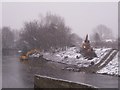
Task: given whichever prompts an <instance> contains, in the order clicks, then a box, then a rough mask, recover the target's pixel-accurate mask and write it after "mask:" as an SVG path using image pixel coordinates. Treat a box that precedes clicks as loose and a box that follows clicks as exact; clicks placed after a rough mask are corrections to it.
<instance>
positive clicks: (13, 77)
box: [2, 55, 118, 88]
mask: <svg viewBox="0 0 120 90" xmlns="http://www.w3.org/2000/svg"><path fill="white" fill-rule="evenodd" d="M32 67H33V66H32ZM62 67H63V68H64V67H65V66H64V65H62V64H58V63H53V62H47V61H42V60H41V62H40V64H39V67H37V66H35V67H34V68H30V67H29V65H28V64H23V63H21V62H20V61H19V57H18V55H7V56H3V57H2V87H3V88H33V87H34V74H40V75H45V76H49V77H54V78H59V79H65V80H70V81H74V82H81V83H86V84H90V85H93V86H96V87H100V88H117V87H118V77H114V76H106V75H105V76H104V75H99V74H90V73H83V72H72V71H65V70H62Z"/></svg>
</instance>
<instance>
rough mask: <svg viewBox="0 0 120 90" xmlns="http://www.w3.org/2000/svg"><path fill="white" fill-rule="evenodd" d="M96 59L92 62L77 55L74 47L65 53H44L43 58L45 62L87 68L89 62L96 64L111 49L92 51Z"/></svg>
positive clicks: (76, 49)
mask: <svg viewBox="0 0 120 90" xmlns="http://www.w3.org/2000/svg"><path fill="white" fill-rule="evenodd" d="M94 50H95V52H96V54H97V57H95V58H93V59H92V60H88V59H86V58H85V57H83V56H82V55H81V54H80V53H78V51H79V49H78V48H76V47H72V48H68V49H67V50H66V51H60V52H57V53H55V54H52V53H44V55H43V56H44V58H45V59H47V60H52V61H55V62H60V63H65V64H69V65H76V66H78V67H88V66H89V65H91V62H94V63H98V62H99V61H100V60H101V59H102V58H103V57H104V56H105V55H106V54H107V53H108V52H109V51H110V50H111V49H110V48H100V49H94ZM77 56H78V57H79V59H77V58H76V57H77Z"/></svg>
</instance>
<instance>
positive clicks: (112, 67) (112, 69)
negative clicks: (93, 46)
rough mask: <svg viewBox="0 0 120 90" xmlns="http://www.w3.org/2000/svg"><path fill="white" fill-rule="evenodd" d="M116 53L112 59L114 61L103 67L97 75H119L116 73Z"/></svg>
mask: <svg viewBox="0 0 120 90" xmlns="http://www.w3.org/2000/svg"><path fill="white" fill-rule="evenodd" d="M118 67H119V65H118V53H117V55H116V56H115V57H114V59H113V60H112V61H110V62H109V63H108V64H107V65H106V67H104V68H103V69H101V70H99V71H98V72H97V73H105V74H109V75H118V74H119V75H120V73H119V72H118V71H119V70H118Z"/></svg>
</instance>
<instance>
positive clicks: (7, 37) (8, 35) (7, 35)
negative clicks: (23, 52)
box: [2, 27, 14, 49]
mask: <svg viewBox="0 0 120 90" xmlns="http://www.w3.org/2000/svg"><path fill="white" fill-rule="evenodd" d="M13 44H14V34H13V32H12V31H11V29H10V27H3V28H2V48H3V49H11V48H13Z"/></svg>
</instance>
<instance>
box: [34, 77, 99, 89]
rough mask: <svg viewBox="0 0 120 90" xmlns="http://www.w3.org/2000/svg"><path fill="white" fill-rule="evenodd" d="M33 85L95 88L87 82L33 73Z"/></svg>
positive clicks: (36, 86) (37, 86) (41, 86)
mask: <svg viewBox="0 0 120 90" xmlns="http://www.w3.org/2000/svg"><path fill="white" fill-rule="evenodd" d="M34 87H35V88H84V90H87V89H88V88H89V89H90V90H97V89H96V88H94V87H92V86H90V85H87V84H83V83H75V82H72V81H67V80H62V79H57V78H51V77H47V76H41V75H35V77H34ZM85 88H86V89H85Z"/></svg>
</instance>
